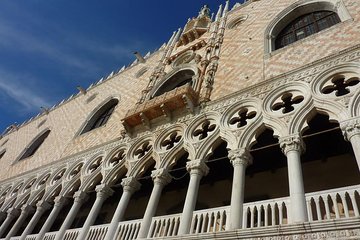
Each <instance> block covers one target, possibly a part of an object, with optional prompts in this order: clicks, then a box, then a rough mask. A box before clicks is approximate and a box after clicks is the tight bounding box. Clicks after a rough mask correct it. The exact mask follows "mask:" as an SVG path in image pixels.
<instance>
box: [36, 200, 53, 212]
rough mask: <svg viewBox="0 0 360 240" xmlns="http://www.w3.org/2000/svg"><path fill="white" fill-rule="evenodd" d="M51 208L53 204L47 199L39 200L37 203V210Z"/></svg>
mask: <svg viewBox="0 0 360 240" xmlns="http://www.w3.org/2000/svg"><path fill="white" fill-rule="evenodd" d="M50 208H51V204H50V203H48V202H46V201H39V202H37V203H36V210H37V211H46V210H48V209H50Z"/></svg>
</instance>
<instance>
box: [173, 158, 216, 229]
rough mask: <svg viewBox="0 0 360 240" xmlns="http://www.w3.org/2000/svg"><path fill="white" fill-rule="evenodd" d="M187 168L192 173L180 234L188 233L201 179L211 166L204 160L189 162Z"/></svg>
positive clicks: (181, 219)
mask: <svg viewBox="0 0 360 240" xmlns="http://www.w3.org/2000/svg"><path fill="white" fill-rule="evenodd" d="M186 168H187V170H188V171H189V173H190V182H189V187H188V190H187V193H186V198H185V204H184V209H183V212H182V214H181V218H180V226H179V233H178V234H179V235H183V234H188V233H189V232H190V225H191V220H192V216H193V212H194V210H195V205H196V200H197V195H198V191H199V185H200V180H201V178H202V177H203V176H206V175H207V174H208V172H209V168H208V167H207V166H206V164H205V163H204V162H203V161H202V160H194V161H190V162H187V164H186Z"/></svg>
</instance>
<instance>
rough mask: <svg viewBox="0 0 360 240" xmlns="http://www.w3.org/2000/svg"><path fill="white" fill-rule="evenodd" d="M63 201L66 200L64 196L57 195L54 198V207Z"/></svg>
mask: <svg viewBox="0 0 360 240" xmlns="http://www.w3.org/2000/svg"><path fill="white" fill-rule="evenodd" d="M65 202H66V198H64V197H63V196H57V197H55V199H54V207H60V206H61V205H63V204H64V203H65Z"/></svg>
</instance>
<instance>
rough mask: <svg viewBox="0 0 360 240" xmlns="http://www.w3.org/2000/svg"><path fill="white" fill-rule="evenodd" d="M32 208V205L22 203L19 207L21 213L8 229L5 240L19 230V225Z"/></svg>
mask: <svg viewBox="0 0 360 240" xmlns="http://www.w3.org/2000/svg"><path fill="white" fill-rule="evenodd" d="M32 210H33V207H31V206H29V205H24V206H22V207H21V213H20V216H19V217H18V219H17V220H16V222H15V224H14V225H13V226H12V228H11V229H10V231H9V233H8V234H7V235H6V237H5V240H9V239H10V238H11V237H14V236H15V234H16V233H17V232H18V231H19V229H20V227H21V226H22V224H23V223H24V221H25V220H26V218H27V216H28V215H29V214H30V212H31V211H32Z"/></svg>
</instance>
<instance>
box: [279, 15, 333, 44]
mask: <svg viewBox="0 0 360 240" xmlns="http://www.w3.org/2000/svg"><path fill="white" fill-rule="evenodd" d="M339 22H340V18H339V16H338V15H337V13H335V12H332V11H316V12H311V13H307V14H304V15H302V16H300V17H298V18H296V19H295V20H293V21H292V22H290V23H289V24H288V25H287V26H286V27H285V28H283V29H282V30H281V31H280V33H279V34H278V35H277V36H276V39H275V50H276V49H280V48H283V47H285V46H287V45H290V44H292V43H294V42H296V41H298V40H301V39H303V38H306V37H308V36H310V35H313V34H315V33H317V32H320V31H322V30H324V29H327V28H329V27H331V26H333V25H335V24H337V23H339Z"/></svg>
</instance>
